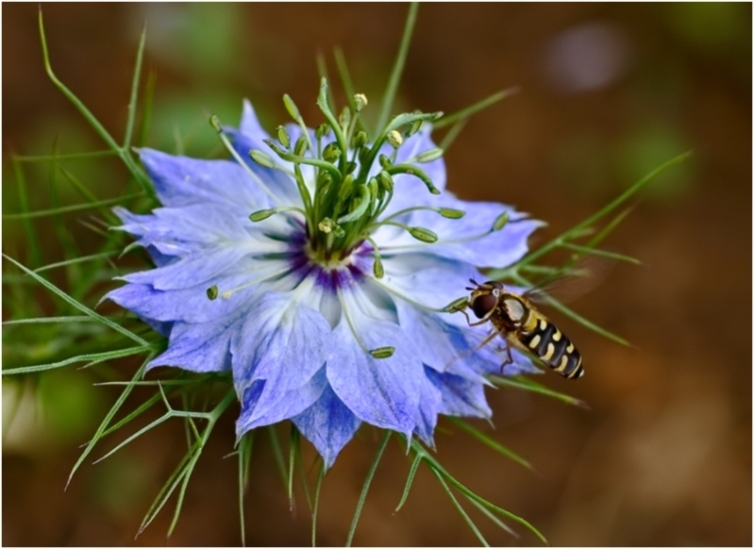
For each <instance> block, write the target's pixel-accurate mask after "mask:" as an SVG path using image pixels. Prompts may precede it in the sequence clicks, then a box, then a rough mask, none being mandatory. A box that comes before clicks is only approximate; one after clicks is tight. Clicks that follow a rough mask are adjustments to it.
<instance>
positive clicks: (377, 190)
mask: <svg viewBox="0 0 754 549" xmlns="http://www.w3.org/2000/svg"><path fill="white" fill-rule="evenodd" d="M367 187H369V192H370V193H371V194H372V196H373V197H377V198H382V194H383V193H384V192H385V191H384V190H383V189H382V188H381V187H380V184H379V183H377V179H375V178H374V177H372V178H370V179H369V181H367ZM381 191H382V192H381Z"/></svg>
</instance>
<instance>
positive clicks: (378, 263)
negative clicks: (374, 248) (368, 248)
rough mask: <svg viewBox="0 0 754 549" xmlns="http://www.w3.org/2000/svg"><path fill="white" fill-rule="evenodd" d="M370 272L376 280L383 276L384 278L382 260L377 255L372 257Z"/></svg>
mask: <svg viewBox="0 0 754 549" xmlns="http://www.w3.org/2000/svg"><path fill="white" fill-rule="evenodd" d="M372 271H373V272H374V276H375V277H376V278H382V277H383V276H385V268H384V267H383V266H382V259H380V256H378V255H375V256H374V263H373V264H372Z"/></svg>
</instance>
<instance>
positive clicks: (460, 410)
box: [424, 368, 492, 418]
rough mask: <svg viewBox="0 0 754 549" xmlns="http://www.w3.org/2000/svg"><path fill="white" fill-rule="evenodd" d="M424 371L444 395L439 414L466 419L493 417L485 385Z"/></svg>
mask: <svg viewBox="0 0 754 549" xmlns="http://www.w3.org/2000/svg"><path fill="white" fill-rule="evenodd" d="M424 371H425V372H426V374H427V377H428V378H429V379H430V380H431V381H432V383H433V384H434V386H435V387H437V389H438V390H439V391H440V394H441V395H442V401H441V404H440V407H439V410H438V411H439V413H441V414H445V415H449V416H465V417H483V418H489V417H491V416H492V410H490V407H489V405H488V404H487V399H486V398H485V396H484V385H482V384H481V383H475V382H473V381H469V380H468V379H464V378H462V377H459V376H456V375H453V374H447V373H446V374H441V373H438V372H435V371H434V370H432V369H431V368H425V370H424Z"/></svg>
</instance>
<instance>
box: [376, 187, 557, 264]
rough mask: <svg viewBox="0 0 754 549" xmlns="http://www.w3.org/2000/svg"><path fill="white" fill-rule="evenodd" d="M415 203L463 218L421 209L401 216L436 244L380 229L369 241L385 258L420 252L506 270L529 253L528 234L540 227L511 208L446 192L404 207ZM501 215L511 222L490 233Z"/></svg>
mask: <svg viewBox="0 0 754 549" xmlns="http://www.w3.org/2000/svg"><path fill="white" fill-rule="evenodd" d="M417 204H424V205H430V206H433V207H446V208H453V209H458V210H463V211H465V212H466V215H465V216H464V217H463V218H461V219H447V218H445V217H443V216H441V215H439V214H438V213H436V212H432V211H426V210H420V211H414V212H411V213H409V214H406V215H404V216H401V218H399V220H400V221H401V222H403V223H405V224H407V225H409V226H418V227H423V228H425V229H429V230H431V231H433V232H434V233H435V234H437V236H438V241H437V242H436V243H434V244H426V243H422V242H419V241H417V240H415V239H414V238H413V237H411V236H410V235H409V234H408V232H406V231H401V232H396V230H395V228H394V227H393V228H387V227H385V226H383V227H381V228H380V229H378V230H377V231H375V232H374V233H373V235H372V238H373V239H374V241H375V242H376V243H377V245H378V246H379V247H380V251H381V252H382V253H383V254H384V255H388V256H389V255H391V254H404V253H416V252H417V251H421V252H423V253H426V254H434V255H438V256H441V257H445V258H448V259H454V260H458V261H463V262H466V263H471V264H473V265H478V266H480V267H505V266H507V265H510V264H511V263H514V262H515V261H518V260H519V259H521V257H523V256H524V254H525V253H526V252H527V251H528V244H527V240H528V238H529V235H530V234H531V233H532V232H534V230H536V229H537V228H538V227H541V226H542V225H543V223H542V222H541V221H536V220H532V219H527V218H526V217H525V215H524V214H522V213H521V212H517V211H516V210H514V209H513V208H511V207H510V206H506V205H504V204H498V203H494V202H465V201H463V200H458V199H457V198H455V197H454V196H453V195H452V194H451V193H449V192H445V193H443V194H441V195H439V196H433V197H432V198H430V199H429V200H428V201H424V200H421V201H414V203H413V204H407V205H409V206H410V205H417ZM503 212H508V214H509V216H510V221H509V222H508V224H507V225H506V226H505V227H504V228H503V229H502V230H500V231H496V232H493V233H489V231H490V229H491V228H492V225H493V224H494V223H495V220H496V219H497V218H498V217H499V216H500V215H501V214H502V213H503Z"/></svg>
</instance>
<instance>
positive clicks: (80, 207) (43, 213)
mask: <svg viewBox="0 0 754 549" xmlns="http://www.w3.org/2000/svg"><path fill="white" fill-rule="evenodd" d="M142 196H144V194H143V193H139V194H128V195H125V196H121V197H118V198H110V199H108V200H100V201H99V202H89V203H87V204H73V205H72V206H61V207H60V208H53V209H50V210H37V211H35V212H27V213H18V214H6V215H3V219H4V220H7V221H10V220H14V219H31V218H35V217H47V216H50V215H60V214H66V213H70V212H81V211H86V210H96V209H98V208H104V207H106V206H112V205H114V204H120V203H121V202H126V201H128V200H132V199H134V198H140V197H142Z"/></svg>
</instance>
